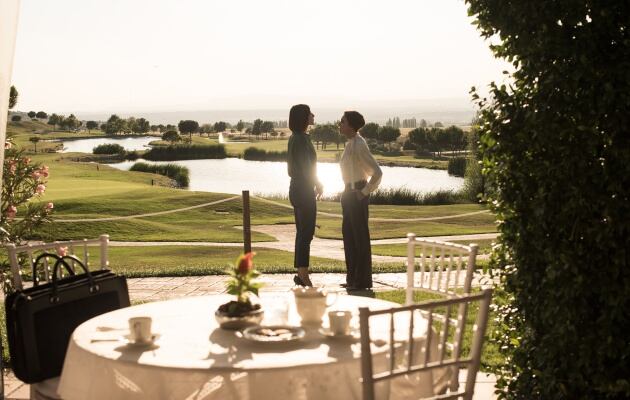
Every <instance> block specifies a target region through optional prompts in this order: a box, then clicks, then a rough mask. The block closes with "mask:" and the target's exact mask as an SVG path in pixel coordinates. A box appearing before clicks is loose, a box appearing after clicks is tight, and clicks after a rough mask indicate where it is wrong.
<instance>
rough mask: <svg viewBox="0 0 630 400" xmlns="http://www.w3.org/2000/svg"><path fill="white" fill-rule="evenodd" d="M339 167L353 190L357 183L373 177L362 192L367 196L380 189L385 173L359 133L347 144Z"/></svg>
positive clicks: (344, 179)
mask: <svg viewBox="0 0 630 400" xmlns="http://www.w3.org/2000/svg"><path fill="white" fill-rule="evenodd" d="M339 166H340V167H341V176H342V178H343V181H344V183H345V184H349V185H351V188H352V189H354V183H355V182H358V181H366V180H367V178H368V177H371V178H370V181H369V182H368V184H367V185H366V186H365V187H364V188H363V189H362V190H361V192H362V193H363V194H364V195H366V196H367V195H368V194H370V193H372V192H373V191H375V190H376V189H377V188H378V185H379V184H380V183H381V178H382V177H383V171H381V168H380V167H379V166H378V163H377V162H376V160H375V159H374V156H372V153H370V149H369V148H368V145H367V143H366V141H365V139H364V138H363V137H362V136H361V135H359V134H358V133H357V135H356V136H355V137H353V138H352V139H349V140H348V142H347V143H346V148H345V149H344V151H343V154H342V155H341V160H340V161H339Z"/></svg>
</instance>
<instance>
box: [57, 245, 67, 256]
mask: <svg viewBox="0 0 630 400" xmlns="http://www.w3.org/2000/svg"><path fill="white" fill-rule="evenodd" d="M67 254H68V246H64V247H57V255H58V256H59V257H65V256H66V255H67Z"/></svg>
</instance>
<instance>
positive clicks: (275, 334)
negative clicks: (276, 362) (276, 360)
mask: <svg viewBox="0 0 630 400" xmlns="http://www.w3.org/2000/svg"><path fill="white" fill-rule="evenodd" d="M305 334H306V332H305V331H304V329H302V328H300V327H296V326H288V325H271V326H252V327H250V328H247V329H245V330H244V331H243V332H242V334H241V336H242V337H243V338H244V339H247V340H249V341H252V342H258V343H286V342H293V341H296V340H300V339H302V338H303V337H304V335H305Z"/></svg>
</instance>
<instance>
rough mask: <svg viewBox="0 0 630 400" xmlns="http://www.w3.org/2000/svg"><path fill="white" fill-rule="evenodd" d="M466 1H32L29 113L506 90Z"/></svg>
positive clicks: (22, 62)
mask: <svg viewBox="0 0 630 400" xmlns="http://www.w3.org/2000/svg"><path fill="white" fill-rule="evenodd" d="M470 21H471V19H470V18H469V17H468V16H467V13H466V6H465V4H464V3H463V1H461V0H389V1H385V0H361V1H356V0H310V1H306V0H264V1H263V0H223V1H218V0H169V1H167V0H54V1H51V0H22V8H21V14H20V23H19V28H18V38H17V46H16V55H15V63H14V70H13V83H14V84H15V85H16V86H17V87H18V90H19V91H20V101H19V103H18V106H17V107H16V109H18V110H23V111H28V110H31V109H33V110H40V109H42V110H46V111H49V112H51V111H55V112H81V111H90V112H102V111H113V112H114V111H116V112H133V111H168V110H200V109H255V108H273V107H284V106H286V105H287V104H291V103H294V102H305V103H309V104H311V105H326V106H334V105H337V104H339V105H344V106H348V105H354V104H376V105H377V104H379V103H381V102H383V103H385V102H392V101H399V100H411V99H433V98H460V99H461V98H466V97H468V96H469V95H468V91H469V89H470V87H471V86H473V85H476V86H482V87H483V86H486V84H487V83H489V82H490V81H491V80H500V79H501V78H502V75H501V71H502V70H503V69H505V68H506V65H505V63H504V62H501V61H498V60H496V59H494V58H493V57H492V55H491V53H490V50H489V49H488V44H487V43H485V42H484V41H483V40H482V39H481V38H480V37H479V35H478V33H477V31H476V30H475V28H474V27H473V26H472V25H471V24H470Z"/></svg>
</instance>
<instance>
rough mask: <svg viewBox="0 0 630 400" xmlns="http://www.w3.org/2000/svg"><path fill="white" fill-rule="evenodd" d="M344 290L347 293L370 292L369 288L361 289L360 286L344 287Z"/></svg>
mask: <svg viewBox="0 0 630 400" xmlns="http://www.w3.org/2000/svg"><path fill="white" fill-rule="evenodd" d="M346 290H347V291H349V292H357V291H366V290H372V288H371V287H361V286H346Z"/></svg>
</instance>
